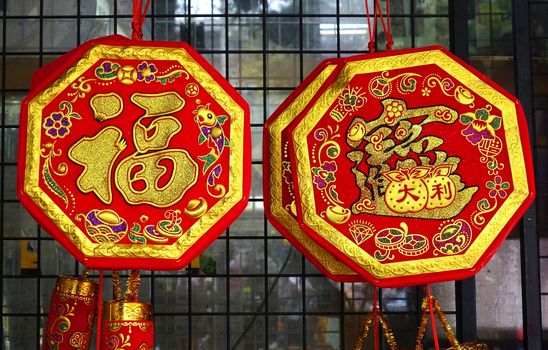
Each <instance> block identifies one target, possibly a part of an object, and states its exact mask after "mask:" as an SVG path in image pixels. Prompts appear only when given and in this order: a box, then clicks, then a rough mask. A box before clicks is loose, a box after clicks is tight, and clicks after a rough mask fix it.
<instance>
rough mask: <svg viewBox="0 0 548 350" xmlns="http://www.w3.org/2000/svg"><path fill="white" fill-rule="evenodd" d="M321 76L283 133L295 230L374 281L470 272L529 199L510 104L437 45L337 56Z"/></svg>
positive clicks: (522, 135) (518, 124)
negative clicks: (331, 72) (332, 69)
mask: <svg viewBox="0 0 548 350" xmlns="http://www.w3.org/2000/svg"><path fill="white" fill-rule="evenodd" d="M319 72H320V70H318V71H317V72H316V73H317V74H320V73H319ZM317 77H319V75H317V76H316V77H310V78H309V81H313V79H314V78H317ZM326 81H327V82H326V83H325V84H324V85H317V86H316V87H315V88H314V89H309V90H306V95H305V96H307V98H306V99H303V102H302V104H301V105H299V106H298V108H297V107H296V106H294V110H298V109H300V110H301V111H302V112H300V114H298V113H295V114H298V116H297V117H295V118H294V121H293V122H292V123H291V124H290V126H289V127H288V128H287V129H286V131H285V132H286V133H288V134H289V135H290V137H289V146H288V148H287V149H286V150H285V151H284V152H287V154H289V155H290V157H291V159H290V164H291V167H292V171H291V175H292V179H293V187H294V192H295V197H296V206H295V208H296V210H297V215H296V216H295V218H296V220H299V223H300V226H301V228H302V230H303V231H304V232H305V233H306V234H307V235H308V236H309V237H310V238H311V239H312V240H313V241H314V242H316V243H317V244H318V245H319V246H321V247H322V249H325V250H327V251H329V252H330V253H331V254H333V256H335V257H336V258H337V259H338V260H340V261H341V262H343V263H344V264H346V265H347V266H349V267H351V268H352V269H353V270H355V271H356V272H357V273H358V274H359V275H361V276H362V277H363V278H365V279H367V280H369V281H371V282H372V283H374V284H376V285H378V286H382V287H389V286H390V287H392V286H405V285H413V284H418V283H420V284H422V283H429V282H436V281H446V280H455V279H462V278H465V277H468V276H471V275H473V274H475V273H476V272H477V271H479V269H480V268H481V267H482V266H484V265H485V264H486V263H487V261H488V260H489V258H490V257H491V256H492V255H493V254H494V252H495V250H496V249H497V248H498V246H499V245H500V244H501V243H502V241H503V240H504V238H505V237H506V235H507V234H508V233H509V232H510V230H511V229H512V227H513V226H514V225H515V223H516V222H517V221H518V220H519V218H520V217H521V215H522V214H523V212H524V211H525V209H526V208H527V207H528V206H529V204H530V203H531V201H532V200H533V197H534V185H533V184H534V181H533V171H532V162H531V155H530V150H529V139H528V134H527V128H526V122H525V118H524V115H523V111H522V109H521V107H520V105H519V102H518V101H517V100H516V99H515V98H514V97H512V96H510V95H509V94H508V93H507V92H505V91H504V90H502V89H501V88H500V87H498V86H497V85H495V84H494V83H493V82H491V81H490V80H489V79H488V78H486V77H485V76H483V75H482V74H480V73H478V72H477V71H475V70H474V69H473V68H471V67H469V66H468V65H466V64H464V63H462V62H461V61H459V60H458V59H457V58H456V57H454V56H453V55H452V54H451V53H449V52H447V51H446V50H445V49H443V48H441V47H428V48H422V49H410V50H402V51H392V52H386V53H379V54H369V55H362V56H355V57H351V58H347V59H345V60H344V63H341V68H340V72H339V73H338V74H336V75H335V76H334V77H333V78H332V79H327V80H326ZM302 91H305V90H302ZM302 91H299V92H297V93H296V94H295V95H293V97H292V100H293V101H295V100H296V99H297V98H299V97H301V95H300V93H302ZM310 96H314V97H313V98H311V97H310ZM308 100H310V101H311V102H310V105H307V101H308ZM289 103H290V102H288V103H287V105H289ZM276 120H277V118H276V117H275V119H274V120H273V122H271V124H270V125H272V124H273V123H275V122H276ZM267 130H269V129H267ZM269 142H271V140H269ZM265 147H270V148H269V152H270V150H271V149H272V147H274V146H273V144H272V143H265ZM269 161H270V160H269ZM278 169H280V167H279V166H278ZM270 191H271V192H270V193H272V189H271V190H270ZM269 198H270V200H272V195H270V197H269ZM278 198H279V197H278ZM282 203H284V202H282ZM285 203H287V202H285ZM271 206H272V204H271ZM271 216H272V215H270V216H269V218H271ZM419 276H420V278H418V277H419Z"/></svg>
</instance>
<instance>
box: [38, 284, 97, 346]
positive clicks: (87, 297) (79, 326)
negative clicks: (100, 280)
mask: <svg viewBox="0 0 548 350" xmlns="http://www.w3.org/2000/svg"><path fill="white" fill-rule="evenodd" d="M97 289H98V284H97V283H96V282H94V281H92V280H90V279H87V278H85V277H71V276H59V277H58V278H57V281H56V283H55V289H54V290H53V294H52V296H51V302H50V307H49V315H48V320H47V322H46V326H45V329H44V340H43V342H42V349H44V350H47V349H56V350H63V349H67V350H69V349H82V350H86V349H89V345H90V342H91V334H92V332H93V325H94V323H95V311H96V307H97V300H98V295H97V292H98V291H97Z"/></svg>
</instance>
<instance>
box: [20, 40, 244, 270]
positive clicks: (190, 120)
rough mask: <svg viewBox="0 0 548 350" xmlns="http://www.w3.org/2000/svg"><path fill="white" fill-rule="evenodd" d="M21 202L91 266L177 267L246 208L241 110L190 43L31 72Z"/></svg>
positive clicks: (148, 45) (86, 50)
mask: <svg viewBox="0 0 548 350" xmlns="http://www.w3.org/2000/svg"><path fill="white" fill-rule="evenodd" d="M20 135H21V137H20V147H19V149H20V152H19V161H20V165H19V167H18V171H19V174H18V176H19V181H18V195H19V198H20V199H21V202H22V203H23V205H24V206H25V207H26V208H27V209H28V210H29V212H30V213H31V214H32V215H33V216H34V218H35V219H36V220H37V221H38V222H39V223H40V225H42V226H43V227H44V228H45V230H46V231H47V232H49V233H50V234H51V235H52V236H53V237H54V238H55V239H56V240H58V241H59V242H60V243H61V244H62V245H63V246H64V247H65V248H67V249H68V250H69V251H70V252H71V253H72V254H73V255H74V256H75V257H76V258H77V259H78V260H79V261H81V262H82V263H83V264H84V265H86V266H87V267H88V268H95V269H149V270H150V269H152V270H159V269H160V270H169V269H178V268H181V267H182V266H184V265H186V264H188V263H190V261H191V260H192V259H193V258H194V257H196V256H197V255H198V254H199V253H200V252H201V251H203V250H204V249H205V248H206V247H207V246H208V245H209V244H210V243H211V242H212V241H213V240H214V239H216V238H217V236H218V235H220V234H221V233H222V232H223V231H224V230H225V229H226V228H227V227H228V226H229V225H230V223H232V222H233V221H234V220H235V219H236V218H237V217H238V215H239V214H240V213H241V211H242V210H243V209H244V208H245V206H246V203H247V200H248V197H249V188H250V160H251V147H250V132H249V108H248V105H247V103H246V102H245V101H244V100H243V99H242V98H241V97H240V96H239V95H238V93H237V92H236V91H235V90H234V88H233V87H232V86H230V85H229V83H228V82H227V81H226V80H225V79H224V78H223V77H222V76H221V75H220V74H219V73H218V72H217V71H215V69H214V68H213V67H212V66H211V65H210V64H209V63H207V62H206V61H205V59H204V58H203V57H201V56H200V55H199V54H198V53H197V52H196V51H194V49H192V48H191V47H190V46H189V45H188V44H186V43H169V42H157V41H154V42H147V41H139V40H129V39H127V38H123V37H121V36H111V37H106V38H100V39H96V40H92V41H90V42H87V43H85V44H83V45H81V46H79V47H77V48H76V49H74V50H72V51H70V52H69V53H67V54H66V55H64V56H62V57H61V58H59V59H58V60H56V61H55V62H53V63H50V64H48V65H47V66H46V67H43V68H42V69H40V70H38V71H37V73H36V74H35V76H34V79H33V82H32V86H31V92H30V94H29V96H28V97H27V98H26V99H25V101H24V103H23V104H22V107H21V128H20Z"/></svg>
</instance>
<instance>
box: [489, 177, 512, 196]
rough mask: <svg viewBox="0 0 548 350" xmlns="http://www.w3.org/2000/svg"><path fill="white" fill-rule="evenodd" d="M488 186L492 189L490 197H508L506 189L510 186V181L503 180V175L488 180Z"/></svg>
mask: <svg viewBox="0 0 548 350" xmlns="http://www.w3.org/2000/svg"><path fill="white" fill-rule="evenodd" d="M487 188H489V189H491V191H489V197H491V198H495V197H497V196H499V197H500V198H502V199H504V198H506V190H507V189H509V188H510V183H508V182H507V181H504V182H503V181H502V177H500V176H495V179H494V181H487Z"/></svg>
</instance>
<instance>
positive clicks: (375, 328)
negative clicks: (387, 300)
mask: <svg viewBox="0 0 548 350" xmlns="http://www.w3.org/2000/svg"><path fill="white" fill-rule="evenodd" d="M377 293H378V290H377V287H373V335H374V337H373V341H374V343H375V350H379V296H378V294H377Z"/></svg>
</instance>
